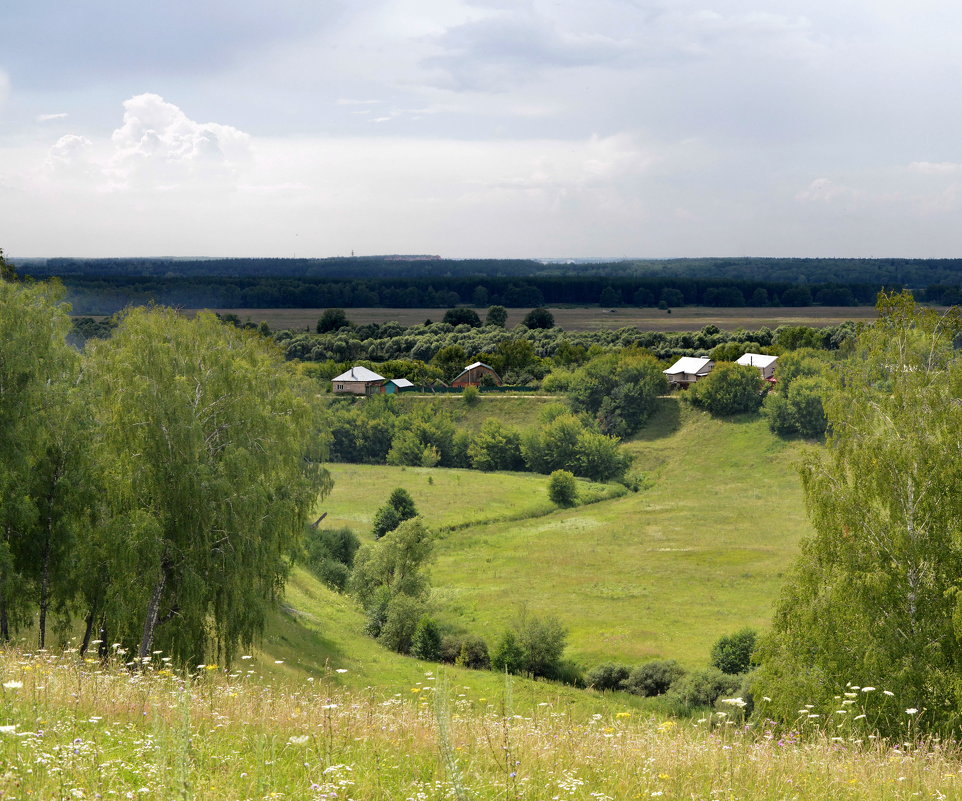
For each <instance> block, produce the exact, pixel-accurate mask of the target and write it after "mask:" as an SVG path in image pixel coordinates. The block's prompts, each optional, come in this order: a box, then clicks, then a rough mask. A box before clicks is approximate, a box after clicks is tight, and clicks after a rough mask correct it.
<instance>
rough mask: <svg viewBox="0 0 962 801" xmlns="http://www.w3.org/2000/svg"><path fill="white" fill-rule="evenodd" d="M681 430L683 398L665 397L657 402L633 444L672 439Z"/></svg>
mask: <svg viewBox="0 0 962 801" xmlns="http://www.w3.org/2000/svg"><path fill="white" fill-rule="evenodd" d="M679 428H681V398H679V397H678V396H677V395H665V396H662V397H660V398H658V399H657V400H656V401H655V411H654V412H653V413H652V415H651V417H649V418H648V421H647V422H646V423H645V425H644V427H643V428H642V429H641V430H640V431H639V432H638V433H637V434H635V435H634V436H633V437H631V438H630V441H631V442H652V441H654V440H656V439H663V438H664V437H670V436H671V435H672V434H674V433H675V432H676V431H677V430H678V429H679Z"/></svg>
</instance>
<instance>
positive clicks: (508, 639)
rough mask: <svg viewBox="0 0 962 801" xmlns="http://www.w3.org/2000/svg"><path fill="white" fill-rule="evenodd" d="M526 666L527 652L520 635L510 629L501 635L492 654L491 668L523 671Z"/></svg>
mask: <svg viewBox="0 0 962 801" xmlns="http://www.w3.org/2000/svg"><path fill="white" fill-rule="evenodd" d="M524 668H525V653H524V648H522V647H521V643H520V642H518V635H517V634H515V633H514V632H513V631H511V630H508V631H506V632H504V634H502V635H501V639H499V640H498V644H497V645H495V647H494V653H492V654H491V669H492V670H497V671H499V672H501V673H514V674H518V673H521V672H522V671H523V670H524Z"/></svg>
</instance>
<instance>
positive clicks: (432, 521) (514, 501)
mask: <svg viewBox="0 0 962 801" xmlns="http://www.w3.org/2000/svg"><path fill="white" fill-rule="evenodd" d="M328 470H329V471H330V473H331V475H332V477H333V478H334V490H333V491H332V492H331V494H330V496H328V497H327V498H325V499H324V500H322V501H321V502H320V503H319V504H318V507H317V508H318V515H320V514H321V513H323V512H326V513H327V517H325V518H324V521H323V523H322V524H321V525H322V526H323V527H324V528H333V527H336V526H349V527H350V528H352V529H353V530H354V532H355V533H356V534H358V535H359V536H361V537H366V536H368V535H369V534H370V530H371V524H372V522H373V519H374V513H375V512H376V511H377V509H378V507H380V506H382V505H384V503H385V502H386V501H387V498H388V496H389V495H390V494H391V491H392V490H394V489H395V488H396V487H403V488H404V489H406V490H407V491H408V492H409V493H410V494H411V497H412V498H413V499H414V503H415V504H416V505H417V508H418V512H419V513H420V514H421V515H422V516H423V517H424V519H425V522H426V523H427V525H428V526H429V527H430V528H432V529H434V530H444V529H448V528H461V527H466V526H471V525H478V524H483V523H490V522H493V521H509V520H510V521H516V520H523V519H525V518H532V517H541V516H544V515H547V514H551V513H553V512H556V511H558V507H557V506H555V504H553V503H552V502H551V500H550V499H549V498H548V477H547V476H543V475H539V474H536V473H483V472H481V471H479V470H451V469H443V468H435V467H393V466H390V465H361V464H330V465H328ZM580 485H581V490H582V497H583V500H584V501H589V502H590V501H595V500H597V499H601V498H607V497H614V496H618V495H622V494H624V493H625V492H626V490H625V488H624V487H622V486H621V485H619V484H598V483H594V482H590V481H582V482H580Z"/></svg>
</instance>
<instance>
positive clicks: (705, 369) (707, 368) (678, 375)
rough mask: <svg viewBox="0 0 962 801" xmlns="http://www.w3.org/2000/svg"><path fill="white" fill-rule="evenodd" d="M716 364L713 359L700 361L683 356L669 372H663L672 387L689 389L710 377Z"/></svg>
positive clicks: (696, 358)
mask: <svg viewBox="0 0 962 801" xmlns="http://www.w3.org/2000/svg"><path fill="white" fill-rule="evenodd" d="M714 366H715V363H714V362H713V361H712V360H711V359H700V358H698V357H697V356H682V357H681V358H680V359H679V360H678V361H677V362H675V363H674V364H673V365H672V366H671V367H669V368H668V369H667V370H662V372H663V373H664V374H665V375H666V376H667V377H668V383H669V384H670V385H671V386H672V387H681V388H682V389H685V388H687V387H688V386H689V385H691V384H694V383H695V382H696V381H698V380H699V379H700V378H704V377H705V376H706V375H708V374H709V373H710V372H711V371H712V368H713V367H714Z"/></svg>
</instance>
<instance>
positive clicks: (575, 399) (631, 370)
mask: <svg viewBox="0 0 962 801" xmlns="http://www.w3.org/2000/svg"><path fill="white" fill-rule="evenodd" d="M667 388H668V385H667V381H666V379H665V376H664V374H663V373H662V368H661V365H660V364H659V363H658V362H657V361H656V360H655V359H654V358H653V357H652V356H651V355H650V354H648V353H644V352H641V351H637V350H634V349H629V350H626V351H623V352H621V353H618V354H613V353H612V354H605V355H603V356H598V357H596V358H594V359H592V360H591V361H589V362H588V363H587V364H586V365H584V366H583V367H581V368H580V369H579V370H577V371H576V372H575V374H574V375H573V376H572V379H571V388H570V397H571V402H572V405H573V407H574V408H575V410H576V411H584V412H588V413H589V414H591V415H592V416H594V417H595V418H596V419H597V420H598V425H599V427H600V429H601V431H602V433H604V434H614V435H616V436H619V437H624V436H627V435H628V434H631V433H634V432H635V431H637V430H638V428H639V427H640V426H641V425H642V423H643V422H644V421H645V420H646V419H647V418H648V416H649V415H650V414H651V412H652V411H653V410H654V408H655V400H656V399H657V397H658V396H659V395H662V394H664V393H665V392H666V391H667Z"/></svg>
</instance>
